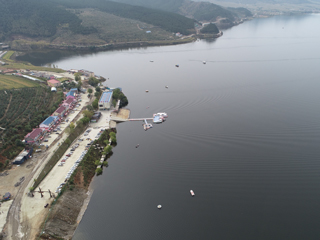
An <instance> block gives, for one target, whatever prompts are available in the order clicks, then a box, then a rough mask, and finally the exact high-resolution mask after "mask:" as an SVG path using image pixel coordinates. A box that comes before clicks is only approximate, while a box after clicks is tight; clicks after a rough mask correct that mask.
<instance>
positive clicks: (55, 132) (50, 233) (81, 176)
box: [0, 52, 130, 239]
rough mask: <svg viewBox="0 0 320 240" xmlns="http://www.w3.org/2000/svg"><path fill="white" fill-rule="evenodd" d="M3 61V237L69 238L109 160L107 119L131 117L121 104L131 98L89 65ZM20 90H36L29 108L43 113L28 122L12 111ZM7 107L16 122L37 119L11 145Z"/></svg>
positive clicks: (111, 132)
mask: <svg viewBox="0 0 320 240" xmlns="http://www.w3.org/2000/svg"><path fill="white" fill-rule="evenodd" d="M12 55H13V53H12V52H6V53H5V54H3V58H2V61H4V62H5V63H6V64H8V65H10V64H11V65H10V66H11V67H13V66H16V67H17V66H18V65H15V64H20V66H21V63H16V62H14V61H12V60H11V59H10V57H9V56H12ZM10 60H11V61H10ZM8 65H4V66H2V67H1V69H0V87H1V90H0V97H1V99H2V102H3V103H4V107H5V108H4V109H3V110H4V112H1V113H2V114H3V115H1V120H0V121H1V124H2V125H1V126H2V127H1V130H0V134H1V136H2V141H1V144H0V147H1V149H0V154H1V155H0V156H1V163H2V165H1V168H2V172H1V174H0V179H1V181H0V192H1V194H2V195H3V196H5V197H4V198H3V199H2V200H1V201H3V202H2V203H1V207H0V210H1V212H2V214H1V215H0V228H1V229H0V230H1V234H2V235H0V236H2V237H6V239H36V238H37V237H39V236H40V237H41V238H44V239H47V238H48V237H50V239H55V238H56V239H59V238H60V237H62V236H64V237H66V236H67V237H68V238H71V237H72V235H73V233H74V231H75V229H76V227H77V225H78V223H79V221H80V219H81V216H82V215H83V213H84V211H85V208H86V206H87V204H88V202H89V199H90V196H91V193H92V190H90V189H89V184H90V182H91V179H92V177H93V176H94V175H95V174H97V175H99V174H101V173H102V171H103V168H104V167H107V166H108V161H107V160H108V158H109V157H110V156H111V155H112V148H113V147H115V146H116V129H115V128H116V123H115V122H113V121H110V119H111V118H117V119H119V118H124V119H127V118H129V114H130V111H129V110H128V109H123V108H122V107H124V106H126V105H127V104H128V100H127V98H126V97H125V95H124V94H123V92H122V91H121V89H119V88H110V87H106V86H103V85H101V83H102V81H104V78H101V77H100V78H99V77H97V76H95V74H94V73H93V72H90V71H87V70H83V69H82V70H75V69H73V70H69V71H65V70H62V69H49V68H47V69H44V68H38V67H35V66H32V65H30V64H28V65H25V66H27V67H28V69H26V68H10V69H8V68H5V67H6V66H8ZM29 68H31V69H33V70H31V69H29ZM49 70H55V72H52V71H49ZM47 78H48V79H47ZM19 86H20V87H21V89H19V88H18V87H19ZM11 89H16V90H11ZM22 91H24V92H25V91H27V92H29V91H30V93H31V94H34V91H35V92H36V94H37V95H38V99H40V102H39V103H38V104H37V105H35V109H34V110H32V111H33V112H32V114H33V115H36V116H37V114H39V113H41V111H43V114H42V115H41V116H39V117H38V118H35V119H33V118H32V119H33V120H32V121H33V122H30V120H29V119H28V115H27V118H24V117H23V116H24V115H23V113H24V112H22V113H20V112H19V111H16V110H15V101H14V98H16V97H17V96H18V95H15V94H16V93H17V94H21V93H22ZM42 92H43V95H41V94H42ZM104 93H108V99H104ZM24 97H25V99H24V101H23V102H25V103H26V106H25V107H24V109H23V110H25V111H28V109H29V107H30V106H31V105H32V103H33V101H34V98H33V96H32V95H30V96H29V95H24ZM41 98H42V99H41ZM102 98H103V101H104V102H106V101H108V104H107V105H103V106H104V107H103V109H101V107H99V105H100V103H99V102H100V101H102ZM48 106H51V107H48ZM43 107H45V108H47V109H48V112H50V115H49V114H45V111H44V110H42V108H43ZM30 110H31V109H30ZM11 112H13V114H14V115H15V116H16V117H17V118H19V119H20V121H22V122H21V123H24V122H25V123H24V124H26V126H28V124H30V125H31V126H34V127H33V128H31V126H30V127H29V128H26V127H25V128H24V129H21V131H22V130H23V131H26V132H29V131H30V132H29V133H27V134H26V135H25V136H23V137H22V139H20V137H19V136H17V137H16V140H14V142H15V143H16V144H15V145H10V142H11V141H12V140H11V139H10V138H9V137H10V136H9V133H10V132H14V131H15V130H14V129H15V128H18V129H20V127H19V126H18V125H15V124H14V125H10V124H8V121H7V120H10V116H11V115H12V114H11ZM18 114H20V116H19V115H18ZM21 114H22V115H21ZM30 119H31V118H30ZM21 140H22V141H21ZM8 149H11V151H9V150H8ZM9 153H10V154H11V155H10V154H9ZM14 153H15V154H14Z"/></svg>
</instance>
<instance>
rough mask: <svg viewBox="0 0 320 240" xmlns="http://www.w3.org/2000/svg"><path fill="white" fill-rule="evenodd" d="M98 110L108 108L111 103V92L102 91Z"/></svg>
mask: <svg viewBox="0 0 320 240" xmlns="http://www.w3.org/2000/svg"><path fill="white" fill-rule="evenodd" d="M98 104H99V110H105V109H108V110H109V109H110V108H111V104H112V92H111V91H110V92H103V93H102V95H101V97H100V100H99V103H98Z"/></svg>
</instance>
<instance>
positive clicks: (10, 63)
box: [0, 51, 65, 73]
mask: <svg viewBox="0 0 320 240" xmlns="http://www.w3.org/2000/svg"><path fill="white" fill-rule="evenodd" d="M14 54H15V51H8V52H7V53H6V54H5V55H4V56H3V57H2V61H3V62H6V63H7V65H5V66H1V67H0V69H30V70H36V71H48V72H57V73H61V72H65V70H63V69H60V68H49V67H38V66H34V65H32V64H31V63H25V62H16V61H15V60H14V59H13V57H14Z"/></svg>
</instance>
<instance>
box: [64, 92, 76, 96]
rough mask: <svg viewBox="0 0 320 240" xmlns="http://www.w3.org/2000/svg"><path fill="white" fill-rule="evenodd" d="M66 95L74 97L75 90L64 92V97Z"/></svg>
mask: <svg viewBox="0 0 320 240" xmlns="http://www.w3.org/2000/svg"><path fill="white" fill-rule="evenodd" d="M68 96H72V97H74V96H75V92H72V91H70V92H68V93H67V94H66V97H68Z"/></svg>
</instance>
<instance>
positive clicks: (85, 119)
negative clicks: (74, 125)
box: [80, 117, 90, 124]
mask: <svg viewBox="0 0 320 240" xmlns="http://www.w3.org/2000/svg"><path fill="white" fill-rule="evenodd" d="M80 121H81V122H82V123H83V124H87V123H89V122H90V118H88V117H83V118H81V119H80Z"/></svg>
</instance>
